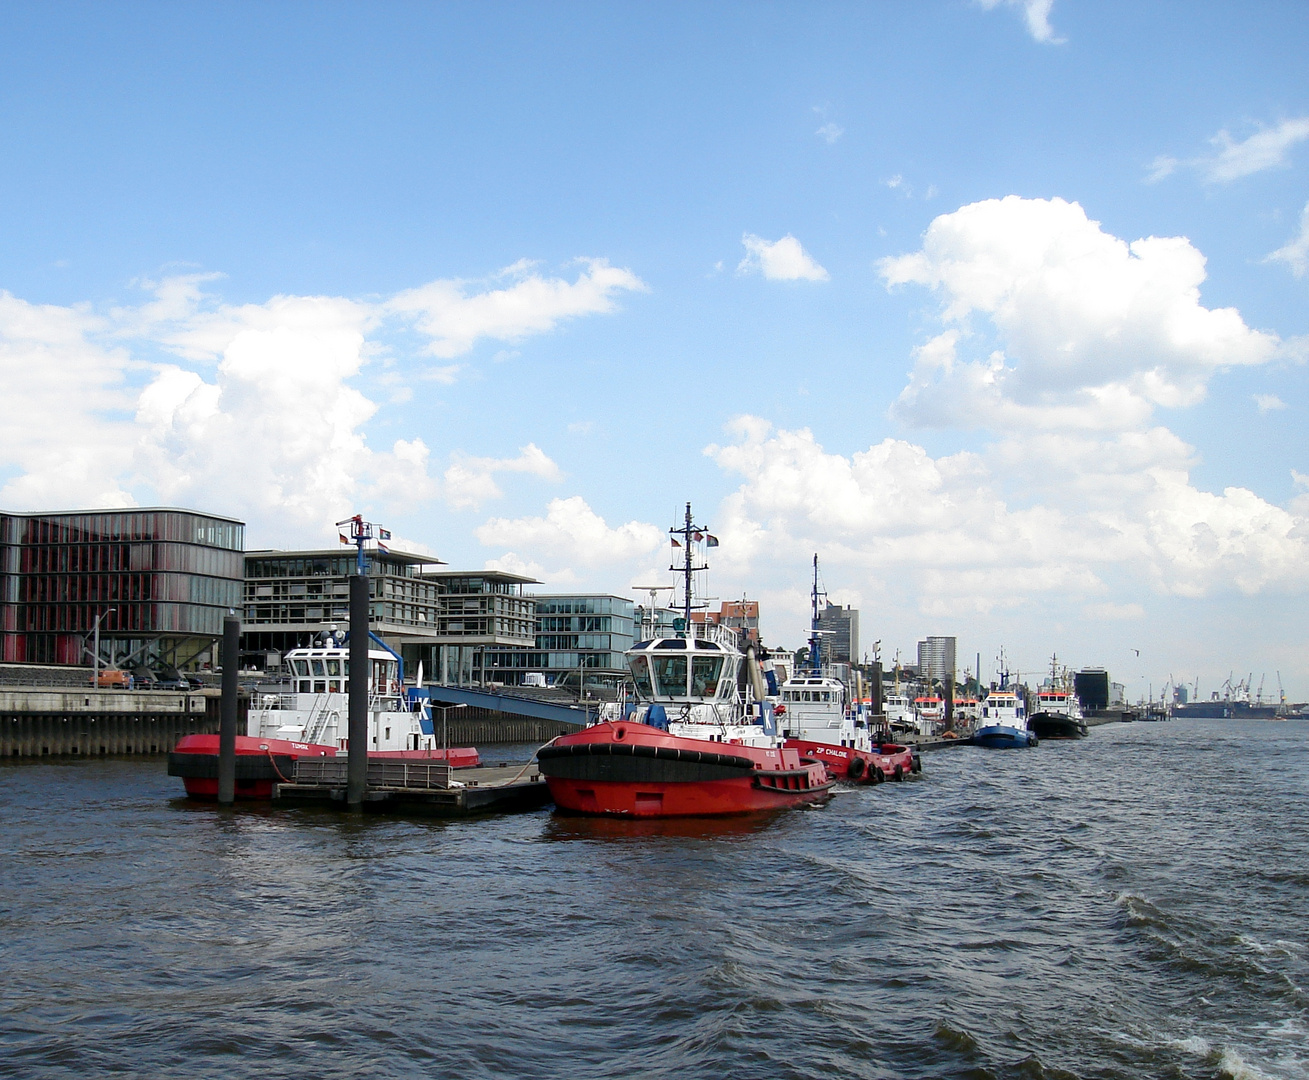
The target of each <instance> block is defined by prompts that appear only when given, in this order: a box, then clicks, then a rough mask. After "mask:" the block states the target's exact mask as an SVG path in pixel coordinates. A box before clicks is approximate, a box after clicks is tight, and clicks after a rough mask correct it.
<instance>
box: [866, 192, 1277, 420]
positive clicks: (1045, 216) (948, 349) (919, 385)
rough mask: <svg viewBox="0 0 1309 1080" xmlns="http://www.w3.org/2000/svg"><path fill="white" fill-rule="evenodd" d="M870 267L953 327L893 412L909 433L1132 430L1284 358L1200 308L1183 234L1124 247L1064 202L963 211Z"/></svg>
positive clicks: (1271, 345) (1012, 200) (1012, 201)
mask: <svg viewBox="0 0 1309 1080" xmlns="http://www.w3.org/2000/svg"><path fill="white" fill-rule="evenodd" d="M878 265H879V269H880V270H881V273H882V276H883V278H884V279H885V281H886V283H887V285H888V287H893V286H898V285H904V284H918V285H924V286H927V287H929V288H931V289H932V290H933V291H934V292H935V293H936V294H937V295H938V296H939V297H940V298H941V301H942V305H943V306H942V321H943V322H944V323H945V324H946V326H947V327H948V329H945V330H943V331H942V332H940V333H939V334H938V335H937V336H936V337H934V338H933V339H931V340H930V341H928V342H927V343H926V344H924V345H923V346H922V347H920V349H919V350H918V353H917V355H916V357H915V362H914V368H913V372H912V374H911V376H910V381H909V385H908V386H907V387H906V388H905V390H904V392H903V393H902V394H901V396H900V399H899V401H898V403H897V406H896V411H897V414H898V415H899V416H900V417H901V418H903V419H905V420H908V421H910V422H914V423H921V424H972V425H981V426H988V427H993V428H1001V427H1007V426H1010V425H1012V424H1015V423H1024V424H1033V425H1038V426H1046V427H1054V426H1067V425H1070V424H1071V425H1076V426H1082V427H1086V428H1115V427H1117V428H1127V427H1134V426H1139V425H1141V424H1142V423H1143V422H1144V421H1145V420H1146V419H1147V418H1148V417H1149V415H1150V413H1151V411H1152V410H1153V408H1154V407H1155V406H1158V405H1163V406H1173V407H1175V406H1180V405H1187V404H1193V403H1195V402H1197V401H1199V400H1201V399H1202V398H1203V397H1204V394H1205V390H1206V387H1207V383H1208V380H1209V378H1210V376H1211V375H1212V374H1213V373H1214V372H1215V371H1218V370H1220V369H1223V368H1227V367H1233V366H1239V365H1251V364H1261V363H1265V362H1267V361H1268V360H1271V359H1273V358H1274V357H1275V356H1276V355H1278V350H1279V347H1280V342H1279V340H1278V338H1277V337H1276V336H1275V335H1272V334H1268V333H1264V332H1261V331H1257V330H1253V329H1251V328H1250V327H1248V326H1247V325H1246V324H1245V322H1244V321H1243V320H1242V318H1241V315H1240V313H1239V312H1237V311H1236V310H1235V309H1234V308H1207V307H1205V306H1204V305H1203V304H1202V303H1201V301H1200V285H1201V283H1202V282H1203V281H1204V279H1205V259H1204V256H1203V255H1202V254H1201V253H1200V252H1199V251H1198V250H1196V248H1195V247H1194V246H1192V244H1191V243H1190V241H1188V240H1187V239H1186V238H1185V237H1147V238H1144V239H1140V240H1135V241H1133V242H1131V243H1128V242H1126V241H1124V240H1121V239H1119V238H1118V237H1115V236H1113V235H1111V234H1109V233H1106V232H1105V231H1104V230H1103V229H1102V228H1101V227H1100V224H1099V223H1098V222H1096V221H1092V220H1090V219H1088V218H1087V216H1086V213H1085V211H1084V210H1083V209H1082V207H1081V206H1079V205H1078V204H1077V203H1070V202H1065V201H1064V200H1063V199H1057V198H1056V199H1049V200H1045V199H1023V198H1020V197H1018V196H1014V195H1011V196H1008V197H1006V198H1003V199H989V200H987V201H985V202H979V203H973V204H971V205H969V206H964V207H962V208H960V209H959V210H957V211H955V212H954V213H951V214H944V215H942V216H940V217H938V218H936V219H935V220H934V221H933V222H932V223H931V225H930V226H929V227H928V229H927V233H926V235H925V236H924V238H923V246H922V248H921V250H919V251H917V252H913V253H911V254H908V255H903V256H899V257H893V258H887V259H883V260H881V262H880V263H879V264H878ZM973 316H981V317H982V318H983V320H984V322H983V324H982V326H981V327H976V326H974V325H973V318H972V317H973ZM965 346H967V347H968V349H969V350H970V352H971V354H972V355H971V356H965V357H961V356H960V355H959V353H960V351H961V349H962V348H964V347H965ZM979 353H980V355H978V354H979Z"/></svg>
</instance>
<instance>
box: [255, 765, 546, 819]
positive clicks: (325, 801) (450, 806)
mask: <svg viewBox="0 0 1309 1080" xmlns="http://www.w3.org/2000/svg"><path fill="white" fill-rule="evenodd" d="M314 764H317V765H320V766H321V765H331V764H332V762H331V761H330V759H329V760H328V761H318V762H314ZM340 764H341V765H344V764H345V763H344V762H343V761H342V762H341V763H340ZM379 766H383V767H379ZM302 771H303V772H304V775H302ZM319 772H320V773H321V775H314V774H313V773H310V772H309V771H308V770H303V763H300V765H299V766H298V767H297V769H296V776H295V780H294V782H293V783H289V784H275V785H273V802H274V804H275V805H278V806H319V807H328V808H335V809H345V806H346V801H345V800H346V785H345V770H344V769H343V768H342V769H340V770H330V771H328V770H321V769H320V770H319ZM447 784H449V785H450V786H447ZM455 785H460V786H455ZM549 802H550V789H549V788H548V787H547V786H546V784H545V782H544V781H543V780H542V779H541V774H540V772H539V771H538V770H537V767H536V766H535V765H532V766H530V767H529V768H528V769H526V770H524V769H523V767H522V766H521V765H516V766H491V767H481V768H475V769H454V770H450V769H447V768H446V767H445V766H443V765H419V766H417V767H415V766H414V765H412V764H411V765H409V766H408V768H405V767H403V766H401V765H399V763H395V764H390V763H381V762H370V763H369V769H368V788H367V790H366V792H365V793H364V810H365V811H367V812H369V813H392V814H415V815H421V816H426V817H470V816H472V815H474V814H492V813H517V812H522V811H525V810H536V809H538V808H539V807H542V806H545V805H547V804H548V803H549Z"/></svg>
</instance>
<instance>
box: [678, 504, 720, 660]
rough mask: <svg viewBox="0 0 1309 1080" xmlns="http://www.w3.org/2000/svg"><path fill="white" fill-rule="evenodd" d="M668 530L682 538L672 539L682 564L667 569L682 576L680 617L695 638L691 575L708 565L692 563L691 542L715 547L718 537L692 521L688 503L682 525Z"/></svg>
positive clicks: (685, 627)
mask: <svg viewBox="0 0 1309 1080" xmlns="http://www.w3.org/2000/svg"><path fill="white" fill-rule="evenodd" d="M668 531H669V533H671V534H672V536H674V537H678V536H680V537H681V538H682V540H681V542H680V543H679V542H678V541H677V540H676V539H674V540H673V547H680V548H681V549H682V556H683V558H682V565H681V566H670V567H669V568H668V569H669V570H673V571H676V572H679V573H681V574H682V576H683V586H682V588H683V595H682V617H683V619H684V631H685V633H687V634H688V635H690V637H691V640H695V633H694V631H692V629H691V607H692V604H691V575H692V574H694V573H695V572H696V571H697V570H707V569H709V567H708V564H706V565H704V566H696V565H694V561H695V560H694V557H693V552H692V550H691V544H692V543H693V542H696V541H700V540H703V541H705V542H706V544H707V546H709V547H717V546H718V538H717V537H716V536H711V535H710V534H709V532H708V531H707V530H706V529H705V527H704V526H703V525H696V524H694V523H693V521H692V518H691V504H690V503H687V504H686V520H685V523H684V524H683V525H682V527H681V528H680V529H676V528H674V529H669V530H668Z"/></svg>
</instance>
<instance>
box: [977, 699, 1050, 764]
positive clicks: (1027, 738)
mask: <svg viewBox="0 0 1309 1080" xmlns="http://www.w3.org/2000/svg"><path fill="white" fill-rule="evenodd" d="M978 723H979V724H980V725H981V726H980V727H978V729H977V730H976V731H975V732H973V737H972V740H971V741H972V743H973V744H974V745H975V746H989V747H992V748H994V749H1002V750H1006V749H1015V748H1024V747H1029V746H1036V745H1037V743H1038V742H1039V740H1038V738H1037V737H1036V735H1035V734H1033V733H1032V732H1030V731H1028V730H1027V707H1026V705H1025V704H1024V702H1023V698H1022V695H1021V694H1019V693H1017V692H1016V691H1014V690H1009V689H1002V690H992V691H991V692H990V693H989V694H987V695H986V697H985V699H983V701H982V716H981V719H980V720H979V721H978Z"/></svg>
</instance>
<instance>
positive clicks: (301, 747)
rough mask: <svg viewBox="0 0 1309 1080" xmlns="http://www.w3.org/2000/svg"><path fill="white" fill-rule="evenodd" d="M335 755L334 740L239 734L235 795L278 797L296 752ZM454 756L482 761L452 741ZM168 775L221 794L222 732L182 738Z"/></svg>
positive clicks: (210, 795)
mask: <svg viewBox="0 0 1309 1080" xmlns="http://www.w3.org/2000/svg"><path fill="white" fill-rule="evenodd" d="M336 755H337V751H336V747H334V746H325V745H319V744H317V743H302V742H291V741H289V740H286V739H256V738H252V737H251V736H249V735H238V736H237V737H236V756H237V774H236V791H235V794H236V797H237V798H238V799H256V800H265V801H267V800H269V799H271V798H272V797H273V785H274V784H280V783H287V782H289V781H290V779H291V770H292V768H294V762H295V760H296V759H297V758H302V757H328V758H332V757H336ZM446 756H447V755H446V751H443V750H383V751H381V752H374V753H371V754H369V755H368V757H369V759H370V760H385V761H395V760H400V761H445V760H446ZM449 761H450V765H451V767H452V768H456V769H465V768H472V767H474V766H476V765H478V764H480V759H479V757H478V754H477V751H476V750H475V749H473V748H472V747H451V748H450V750H449ZM168 775H169V776H178V777H181V779H182V785H183V786H184V787H185V788H186V794H187V795H188V796H189V797H190V798H193V799H216V798H218V736H217V735H185V736H183V737H182V738H180V739H178V741H177V745H176V746H175V747H174V748H173V752H172V753H171V754H169V756H168Z"/></svg>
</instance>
